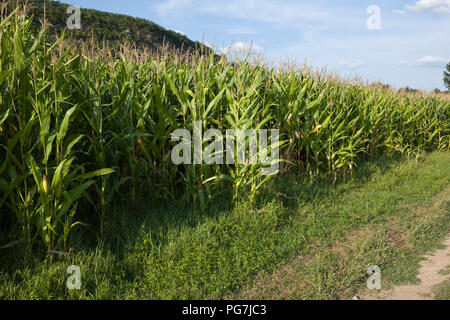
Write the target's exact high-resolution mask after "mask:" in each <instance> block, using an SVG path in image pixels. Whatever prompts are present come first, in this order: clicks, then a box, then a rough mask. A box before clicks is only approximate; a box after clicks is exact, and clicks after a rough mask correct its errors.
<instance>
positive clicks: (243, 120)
mask: <svg viewBox="0 0 450 320" xmlns="http://www.w3.org/2000/svg"><path fill="white" fill-rule="evenodd" d="M30 22H31V20H30V19H28V18H27V17H26V16H25V15H21V14H18V13H17V12H14V13H12V14H10V15H9V16H7V17H3V18H2V20H1V24H0V70H1V71H0V93H1V95H0V230H1V232H2V233H3V234H1V235H0V241H2V242H11V241H21V242H23V243H26V244H28V245H30V246H31V245H32V244H33V243H36V242H38V243H43V244H45V245H46V246H47V247H48V248H49V249H53V248H57V247H63V246H65V245H66V241H67V237H68V235H69V233H70V231H71V230H73V228H74V227H76V226H77V225H78V224H82V221H80V212H81V211H82V212H90V213H92V214H95V215H96V217H97V219H98V220H97V221H98V232H99V233H100V234H101V232H102V230H103V226H104V223H105V221H107V220H108V211H109V209H110V208H111V207H112V206H113V204H114V201H115V200H117V199H123V200H124V199H129V200H131V201H142V200H143V199H144V200H145V199H152V200H158V199H161V200H170V199H182V201H181V202H182V203H185V204H187V205H193V206H194V207H195V208H200V209H202V210H206V209H207V206H208V203H209V201H211V200H213V199H214V197H215V196H216V195H217V194H220V192H223V191H224V190H230V192H232V193H233V194H234V195H235V197H237V196H238V194H239V193H240V191H241V190H249V191H250V192H249V194H250V195H253V194H254V193H255V192H257V190H258V188H259V187H260V186H261V185H262V184H263V183H264V182H265V181H266V180H267V179H269V178H270V177H263V176H262V175H261V174H260V173H261V169H262V167H261V166H259V165H253V164H239V163H235V164H234V165H230V164H228V165H179V166H176V165H174V164H173V163H172V161H171V159H170V155H171V150H172V149H173V147H174V142H171V133H172V132H173V131H174V130H176V129H179V128H186V129H188V130H192V129H193V124H194V122H195V121H201V122H202V124H203V127H204V128H217V129H219V130H226V129H246V128H254V129H279V130H280V134H281V141H282V142H281V158H282V159H283V166H282V170H287V169H288V168H291V169H295V170H299V171H302V172H309V173H312V174H313V173H316V172H325V173H328V174H331V175H335V176H337V175H339V174H343V173H344V174H345V172H347V173H350V172H351V171H352V170H354V168H355V166H356V163H357V161H359V160H362V159H366V158H370V157H373V156H375V155H378V154H382V153H402V154H413V153H415V152H419V151H431V150H448V149H449V145H450V144H449V139H450V122H449V119H450V102H449V101H448V100H446V99H443V98H437V97H432V96H421V95H416V96H407V95H400V94H398V93H396V92H390V91H387V90H377V89H374V88H369V87H366V86H364V85H362V84H360V83H350V82H344V81H340V80H338V79H332V78H329V77H326V76H322V75H320V74H317V73H312V72H305V71H298V70H277V69H276V68H273V67H268V66H266V65H264V64H261V63H259V64H258V63H252V62H250V61H249V60H246V59H242V60H241V61H240V62H238V63H236V64H230V63H228V62H226V61H225V60H224V59H222V60H221V61H217V59H216V58H215V57H214V56H210V57H206V56H197V57H194V56H193V57H190V58H189V59H180V58H178V57H176V56H174V55H170V54H168V55H166V56H158V57H155V56H152V55H150V54H149V55H146V56H143V55H138V54H132V53H129V54H126V52H122V54H120V55H117V57H116V56H114V57H113V54H109V52H108V50H106V49H104V50H103V51H102V50H100V49H98V50H97V51H96V50H93V49H92V48H91V51H92V52H91V53H90V52H89V50H87V49H86V50H82V49H81V50H80V49H79V48H77V49H76V48H74V47H73V46H72V45H71V44H70V43H68V42H67V41H66V40H65V39H64V37H61V38H59V39H57V40H56V41H55V40H53V39H50V38H48V37H47V36H46V32H45V28H43V29H42V30H41V32H40V33H39V34H38V35H35V34H32V33H31V32H29V27H30ZM95 51H96V52H95Z"/></svg>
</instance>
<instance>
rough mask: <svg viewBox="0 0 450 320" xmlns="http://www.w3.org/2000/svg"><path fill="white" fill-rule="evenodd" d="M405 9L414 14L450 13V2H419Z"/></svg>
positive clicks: (442, 0) (434, 0)
mask: <svg viewBox="0 0 450 320" xmlns="http://www.w3.org/2000/svg"><path fill="white" fill-rule="evenodd" d="M405 7H406V8H407V9H408V10H410V11H414V12H432V13H450V0H420V1H416V3H415V4H414V5H412V6H411V5H406V6H405Z"/></svg>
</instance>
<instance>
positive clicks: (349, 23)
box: [63, 0, 450, 90]
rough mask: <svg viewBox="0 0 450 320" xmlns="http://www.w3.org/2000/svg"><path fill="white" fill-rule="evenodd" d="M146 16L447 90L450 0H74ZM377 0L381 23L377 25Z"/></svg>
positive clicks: (277, 54)
mask: <svg viewBox="0 0 450 320" xmlns="http://www.w3.org/2000/svg"><path fill="white" fill-rule="evenodd" d="M63 2H68V3H71V4H74V5H78V6H80V7H82V8H93V9H98V10H103V11H109V12H115V13H123V14H128V15H132V16H135V17H141V18H146V19H149V20H151V21H154V22H156V23H158V24H160V25H161V26H163V27H165V28H167V29H171V30H175V31H179V32H181V33H183V34H185V35H186V36H188V37H189V38H191V39H193V40H198V41H202V39H203V40H204V41H205V42H206V43H208V44H215V46H216V47H217V48H219V49H221V48H223V47H227V46H229V45H230V44H231V43H234V48H238V47H244V46H249V44H250V43H253V48H254V50H257V51H259V52H261V53H262V54H264V55H265V56H266V57H267V58H268V59H269V60H271V61H273V62H278V61H280V59H283V60H284V59H286V58H289V59H294V60H296V61H297V62H299V63H303V62H304V61H306V62H307V64H309V65H311V66H313V67H315V68H320V69H322V68H327V69H328V70H330V71H333V72H338V73H339V74H340V75H341V76H343V77H347V76H354V75H357V76H359V77H362V78H363V79H368V80H371V81H377V80H380V81H382V82H384V83H389V84H391V85H394V86H395V87H397V88H400V87H405V86H410V87H414V88H420V89H425V90H432V89H434V88H440V89H444V86H443V81H442V78H443V70H444V68H445V65H446V64H447V63H448V62H450V0H420V1H418V0H395V1H392V0H369V1H366V0H354V1H349V0H339V1H337V0H335V1H331V0H314V1H306V0H297V1H295V0H221V1H215V0H133V1H128V2H125V1H123V0H108V1H106V0H67V1H63ZM371 5H376V6H378V7H379V8H380V22H381V25H380V29H369V28H368V27H367V20H368V19H369V18H370V16H371V14H368V13H367V9H368V7H369V6H371Z"/></svg>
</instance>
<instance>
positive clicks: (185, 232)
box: [0, 152, 450, 299]
mask: <svg viewBox="0 0 450 320" xmlns="http://www.w3.org/2000/svg"><path fill="white" fill-rule="evenodd" d="M332 181H333V180H332V179H331V180H330V178H329V177H317V178H311V176H309V175H298V174H292V173H289V174H286V175H282V176H280V177H279V178H277V179H276V180H274V181H273V182H272V183H271V184H267V185H265V186H264V190H262V192H261V193H260V195H259V196H258V197H257V198H256V199H255V201H254V203H252V204H249V203H248V202H246V201H244V200H241V201H239V203H238V204H237V205H236V206H235V207H231V206H230V204H229V203H230V201H229V198H227V197H226V196H225V198H224V199H222V200H220V201H217V202H216V204H215V205H214V206H213V207H212V209H211V210H209V211H207V212H202V211H197V210H189V209H180V208H179V206H178V205H179V204H178V203H172V204H170V203H167V204H165V205H162V204H158V202H155V203H152V201H151V200H149V202H146V201H144V200H143V201H141V205H140V206H139V207H136V206H133V207H132V206H123V207H121V208H118V207H116V208H115V209H114V211H113V212H109V214H110V216H111V220H110V222H109V223H108V224H107V225H106V226H105V232H104V236H103V237H102V241H101V244H96V243H97V238H96V237H97V236H96V233H95V232H94V231H90V229H89V228H81V229H80V230H79V231H80V232H77V233H74V234H73V236H72V238H71V239H70V242H71V244H72V246H73V247H74V248H75V249H78V250H79V251H78V252H76V253H75V254H73V256H71V257H62V256H53V258H52V261H50V260H51V259H50V258H49V257H48V256H45V250H44V249H42V250H40V249H38V248H36V249H35V252H34V254H33V255H32V256H28V257H27V258H26V259H25V260H24V259H21V258H20V257H21V255H20V252H19V251H18V250H20V247H19V249H18V248H11V249H7V250H2V251H3V252H2V255H1V256H0V263H1V264H0V298H2V299H21V298H23V299H30V298H31V299H118V298H120V299H131V298H133V299H175V298H180V299H187V298H190V299H204V298H244V299H245V298H269V299H279V298H287V299H289V298H290V299H299V298H301V299H336V298H347V297H350V296H351V295H352V294H355V293H357V292H359V291H361V290H362V289H363V288H364V283H365V280H366V275H365V270H366V268H367V267H368V266H369V265H374V264H375V265H379V266H380V267H381V269H382V277H383V286H388V285H389V284H398V283H407V282H411V281H414V278H415V275H416V274H417V268H418V263H419V262H420V259H421V256H422V255H423V254H424V253H425V252H427V251H429V250H431V249H433V248H435V247H436V245H437V244H438V243H439V241H440V240H441V239H442V237H443V236H445V235H446V234H448V232H449V231H450V214H449V213H450V210H448V209H449V207H450V192H449V190H448V185H449V183H450V154H449V153H448V152H435V153H432V154H426V155H422V157H421V158H420V159H418V160H416V159H409V160H408V159H400V158H396V159H393V158H390V159H389V158H379V159H377V160H372V161H369V162H365V163H364V164H361V165H360V166H359V168H358V170H357V171H356V172H355V175H354V176H353V177H352V178H350V177H347V179H346V181H344V179H343V178H341V179H339V180H338V181H337V182H336V184H334V185H333V183H332ZM279 193H281V194H283V196H279ZM425 213H426V214H425ZM361 230H364V232H362V233H361ZM355 235H359V236H356V238H355ZM400 235H404V237H403V238H402V237H400ZM87 239H89V241H87ZM402 239H403V240H402ZM299 257H301V259H300V258H299ZM72 264H75V265H79V266H80V267H81V270H82V289H81V290H80V291H68V290H67V289H66V287H65V281H66V279H67V276H68V275H66V273H65V271H66V268H67V267H68V266H69V265H72ZM280 270H281V271H286V274H282V272H279V271H280ZM287 275H289V276H290V278H288V277H287ZM275 276H278V277H279V278H280V279H279V282H276V281H275V280H276V279H274V278H275ZM268 279H269V280H268ZM287 280H289V281H287Z"/></svg>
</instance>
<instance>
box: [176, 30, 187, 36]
mask: <svg viewBox="0 0 450 320" xmlns="http://www.w3.org/2000/svg"><path fill="white" fill-rule="evenodd" d="M173 31H175V32H176V33H179V34H181V35H182V36H185V35H186V34H185V33H183V32H181V31H178V30H173Z"/></svg>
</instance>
